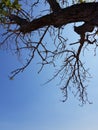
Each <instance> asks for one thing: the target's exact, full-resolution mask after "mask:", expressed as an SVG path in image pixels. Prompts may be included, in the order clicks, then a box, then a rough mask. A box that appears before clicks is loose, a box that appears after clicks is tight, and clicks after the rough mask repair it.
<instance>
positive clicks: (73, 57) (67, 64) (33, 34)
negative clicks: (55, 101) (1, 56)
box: [0, 0, 98, 104]
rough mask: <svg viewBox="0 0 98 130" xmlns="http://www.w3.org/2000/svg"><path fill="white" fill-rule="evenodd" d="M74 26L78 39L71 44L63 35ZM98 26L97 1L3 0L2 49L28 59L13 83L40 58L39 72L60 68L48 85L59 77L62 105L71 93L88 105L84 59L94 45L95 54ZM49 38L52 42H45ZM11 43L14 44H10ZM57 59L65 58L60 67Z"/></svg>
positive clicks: (0, 18) (0, 6)
mask: <svg viewBox="0 0 98 130" xmlns="http://www.w3.org/2000/svg"><path fill="white" fill-rule="evenodd" d="M43 7H44V8H43ZM71 23H72V24H73V28H72V29H73V31H74V32H75V33H77V34H78V35H79V39H77V41H75V42H73V43H72V42H71V43H68V42H67V36H64V31H67V30H65V27H66V26H67V25H68V24H71ZM77 23H80V24H78V25H77ZM97 26H98V3H97V2H96V1H93V2H86V1H83V0H72V1H67V0H58V1H56V0H43V1H41V0H34V1H27V0H0V27H1V29H2V34H1V39H2V41H1V42H0V48H1V49H2V48H7V49H10V50H11V51H13V50H14V52H15V53H16V54H17V56H20V55H21V53H25V55H26V56H27V57H26V60H25V58H24V65H23V66H21V67H20V68H17V69H16V70H14V71H12V72H11V76H10V79H13V78H14V77H15V76H16V75H17V74H19V73H20V72H23V71H24V70H25V69H26V68H27V67H28V66H29V64H30V63H31V62H32V61H33V59H34V57H35V55H37V56H39V58H40V61H39V62H40V65H41V66H40V69H39V72H40V71H42V69H43V67H45V66H46V65H53V67H56V66H57V67H58V66H59V69H58V70H57V71H56V73H54V75H53V77H51V78H50V80H48V81H47V83H48V82H50V81H52V80H53V79H55V78H56V77H60V84H61V90H62V92H63V94H64V100H63V101H66V100H67V98H68V92H69V91H70V90H71V91H72V93H73V95H74V96H77V97H78V99H79V101H80V102H81V103H82V104H85V103H86V102H89V100H88V96H87V91H86V87H87V80H88V78H90V77H91V76H90V74H89V71H88V68H86V67H85V64H84V63H83V62H82V60H81V56H82V54H83V52H84V51H85V49H86V48H87V47H88V46H89V45H92V44H93V45H94V52H95V54H96V49H97V46H98V44H97V37H98V36H97V35H98V28H97ZM47 36H48V37H49V38H48V39H50V40H46V37H47ZM11 41H13V43H14V44H11V43H12V42H11ZM50 42H51V43H50ZM58 57H60V58H62V63H61V65H60V64H58V61H57V60H58ZM73 90H74V91H73ZM89 103H90V102H89Z"/></svg>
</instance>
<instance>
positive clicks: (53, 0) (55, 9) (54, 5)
mask: <svg viewBox="0 0 98 130" xmlns="http://www.w3.org/2000/svg"><path fill="white" fill-rule="evenodd" d="M47 2H48V3H49V5H50V7H51V9H52V11H53V12H58V11H59V10H60V9H61V7H60V5H59V3H57V1H56V0H47Z"/></svg>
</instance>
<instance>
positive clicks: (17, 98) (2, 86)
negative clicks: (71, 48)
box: [0, 26, 98, 130]
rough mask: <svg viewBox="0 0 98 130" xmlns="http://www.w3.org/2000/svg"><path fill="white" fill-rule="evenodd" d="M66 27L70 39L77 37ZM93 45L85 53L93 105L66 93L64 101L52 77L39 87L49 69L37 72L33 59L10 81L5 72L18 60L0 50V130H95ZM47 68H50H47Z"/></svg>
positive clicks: (97, 103)
mask: <svg viewBox="0 0 98 130" xmlns="http://www.w3.org/2000/svg"><path fill="white" fill-rule="evenodd" d="M70 29H72V28H70V27H69V26H68V27H67V33H66V32H65V34H67V36H69V37H70V36H71V37H70V40H72V39H75V38H77V36H76V35H73V34H71V32H70ZM92 48H93V46H92V45H91V48H89V51H87V53H86V55H85V59H86V63H87V67H89V68H90V73H91V74H92V76H93V78H92V79H90V82H89V87H88V96H89V99H90V100H91V101H93V104H91V105H89V104H86V105H84V106H83V107H80V106H79V101H78V100H77V99H76V98H73V96H72V95H71V94H70V97H69V99H68V101H67V102H66V103H62V102H61V100H62V99H63V95H62V93H61V91H60V89H59V87H58V86H56V82H57V81H56V80H55V81H53V82H51V83H49V84H47V85H45V86H43V85H42V84H43V83H44V82H45V81H47V79H49V78H50V76H51V74H53V70H52V69H50V67H47V68H46V69H44V70H43V72H41V73H40V74H39V75H38V73H37V72H38V68H39V67H38V65H36V63H37V62H38V61H37V58H36V59H35V60H34V62H33V63H32V64H30V66H29V67H28V68H27V69H26V70H25V71H24V72H23V73H20V74H19V75H18V76H16V77H15V79H14V80H9V78H8V75H9V74H10V72H11V71H12V70H14V69H15V68H17V65H19V63H18V59H17V57H15V55H12V54H11V53H10V52H5V51H2V50H0V130H98V67H97V66H98V54H97V56H94V53H93V51H92ZM50 70H51V71H50Z"/></svg>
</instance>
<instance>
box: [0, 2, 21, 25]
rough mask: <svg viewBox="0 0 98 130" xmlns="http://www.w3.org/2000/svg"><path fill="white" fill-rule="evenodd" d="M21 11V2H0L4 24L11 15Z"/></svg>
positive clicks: (0, 14) (0, 13)
mask: <svg viewBox="0 0 98 130" xmlns="http://www.w3.org/2000/svg"><path fill="white" fill-rule="evenodd" d="M20 9H21V5H20V4H19V0H12V1H11V0H0V22H1V23H4V22H5V20H6V16H7V15H9V13H11V12H13V11H14V10H20Z"/></svg>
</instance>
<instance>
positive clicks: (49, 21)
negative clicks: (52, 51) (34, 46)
mask: <svg viewBox="0 0 98 130" xmlns="http://www.w3.org/2000/svg"><path fill="white" fill-rule="evenodd" d="M96 19H98V2H97V3H95V2H92V3H82V4H76V5H72V6H70V7H67V8H64V9H61V10H59V11H57V12H56V13H54V12H53V13H50V14H48V15H45V16H42V17H40V18H38V19H35V20H33V21H31V22H29V23H27V24H26V25H23V26H21V27H20V31H21V32H23V33H29V32H31V31H34V30H37V29H39V28H43V27H45V26H54V27H61V26H62V25H66V24H69V23H73V22H81V21H83V22H85V23H87V22H89V21H92V22H90V24H93V26H97V25H98V23H97V22H96V21H98V20H96ZM95 24H96V25H95Z"/></svg>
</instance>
